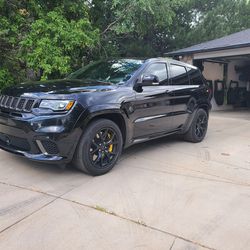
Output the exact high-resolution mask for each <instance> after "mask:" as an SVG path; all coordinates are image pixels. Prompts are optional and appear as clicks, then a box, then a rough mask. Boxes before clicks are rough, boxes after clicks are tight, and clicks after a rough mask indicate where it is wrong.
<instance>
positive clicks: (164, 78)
mask: <svg viewBox="0 0 250 250" xmlns="http://www.w3.org/2000/svg"><path fill="white" fill-rule="evenodd" d="M143 75H156V76H157V77H158V78H159V83H160V85H167V84H168V74H167V67H166V64H165V63H154V64H151V65H150V66H149V67H148V68H147V69H146V70H145V72H144V73H143Z"/></svg>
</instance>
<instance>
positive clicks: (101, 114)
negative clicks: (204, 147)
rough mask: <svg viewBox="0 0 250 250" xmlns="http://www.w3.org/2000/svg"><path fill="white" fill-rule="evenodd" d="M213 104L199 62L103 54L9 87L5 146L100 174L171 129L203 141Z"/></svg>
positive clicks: (1, 103)
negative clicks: (55, 76)
mask: <svg viewBox="0 0 250 250" xmlns="http://www.w3.org/2000/svg"><path fill="white" fill-rule="evenodd" d="M210 108H211V105H210V91H209V87H208V85H207V83H206V81H205V79H204V78H203V76H202V74H201V73H200V71H199V70H198V69H197V68H196V67H193V66H191V65H188V64H184V63H181V62H179V61H175V60H171V59H164V58H156V59H148V60H139V59H118V60H117V59H112V60H106V61H99V62H95V63H92V64H90V65H88V66H86V67H83V68H81V69H80V70H78V71H76V72H74V73H72V74H70V75H69V76H68V77H67V78H65V79H62V80H51V81H43V82H30V83H21V84H19V85H17V86H12V87H8V88H5V89H4V90H2V92H1V96H0V148H1V149H3V150H6V151H9V152H12V153H15V154H19V155H22V156H25V157H26V158H29V159H31V160H35V161H42V162H49V163H57V164H63V165H64V164H67V163H70V162H73V164H74V165H75V166H76V167H77V168H78V169H80V170H82V171H84V172H86V173H89V174H91V175H101V174H104V173H106V172H108V171H109V170H111V169H112V168H113V166H114V165H115V163H116V162H117V160H118V158H119V156H120V154H121V152H122V149H123V148H126V147H128V146H131V145H133V144H135V143H139V142H144V141H147V140H151V139H154V138H158V137H162V136H166V135H170V134H180V135H183V137H184V138H185V139H186V140H188V141H192V142H200V141H202V140H203V139H204V137H205V135H206V131H207V126H208V115H209V110H210Z"/></svg>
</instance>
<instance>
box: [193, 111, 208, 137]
mask: <svg viewBox="0 0 250 250" xmlns="http://www.w3.org/2000/svg"><path fill="white" fill-rule="evenodd" d="M206 131H207V115H205V114H200V115H199V117H198V119H197V121H196V129H195V133H196V136H197V137H198V138H203V137H204V133H206Z"/></svg>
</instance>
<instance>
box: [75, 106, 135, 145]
mask: <svg viewBox="0 0 250 250" xmlns="http://www.w3.org/2000/svg"><path fill="white" fill-rule="evenodd" d="M116 116H119V121H117V120H116ZM96 118H107V119H110V120H113V121H114V122H115V123H116V124H117V125H118V126H119V122H121V121H122V123H123V127H122V128H121V132H122V134H123V138H125V140H124V147H128V146H129V145H130V144H131V140H132V132H133V131H132V123H130V120H129V119H128V116H127V114H126V111H125V110H123V109H122V108H121V105H120V104H105V105H94V106H90V107H88V108H87V109H86V110H85V111H84V112H83V113H82V114H81V116H80V117H79V118H78V121H77V122H76V124H75V128H78V129H79V130H80V131H81V134H82V133H83V132H84V130H85V129H86V127H87V126H88V124H89V123H90V122H91V121H92V120H94V119H96ZM79 139H80V137H79ZM79 139H78V142H79ZM78 142H77V143H78Z"/></svg>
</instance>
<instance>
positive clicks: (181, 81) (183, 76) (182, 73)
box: [169, 64, 189, 85]
mask: <svg viewBox="0 0 250 250" xmlns="http://www.w3.org/2000/svg"><path fill="white" fill-rule="evenodd" d="M169 70H170V79H171V82H172V85H189V78H188V74H187V70H186V68H185V67H184V66H181V65H176V64H170V69H169Z"/></svg>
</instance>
